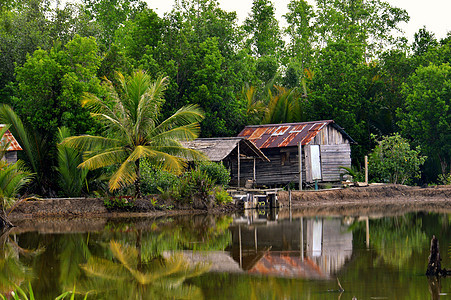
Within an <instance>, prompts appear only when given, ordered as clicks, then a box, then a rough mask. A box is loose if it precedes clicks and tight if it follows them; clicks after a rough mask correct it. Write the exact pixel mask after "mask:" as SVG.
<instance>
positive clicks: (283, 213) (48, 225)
mask: <svg viewBox="0 0 451 300" xmlns="http://www.w3.org/2000/svg"><path fill="white" fill-rule="evenodd" d="M291 196H292V201H291V210H290V209H289V193H288V191H280V192H279V193H278V198H279V203H280V204H281V205H282V208H281V209H280V210H279V218H288V217H300V216H320V215H321V216H372V217H378V216H387V215H402V214H405V213H407V212H419V211H425V212H426V211H427V212H436V213H451V186H437V187H428V188H420V187H408V186H401V185H381V186H369V187H354V188H346V189H335V190H323V191H302V192H299V191H292V193H291ZM237 212H239V209H238V208H236V207H234V206H233V205H229V206H227V207H217V208H215V209H212V210H210V211H206V210H193V209H177V210H155V209H154V208H153V206H152V205H151V204H150V200H137V202H136V208H135V210H134V211H129V212H127V211H108V210H107V209H106V208H105V206H104V205H103V200H101V199H89V198H73V199H45V200H39V201H27V202H23V203H20V204H19V205H18V206H17V207H15V208H14V210H13V211H12V212H11V213H10V215H9V218H10V220H11V221H12V222H13V224H15V225H16V226H17V227H16V229H15V231H21V230H25V231H28V230H31V229H32V228H34V229H35V230H37V231H41V230H43V231H46V232H52V231H54V232H63V231H66V230H74V229H75V230H76V231H97V230H101V229H102V228H103V227H104V226H105V224H106V223H107V222H108V221H111V220H115V219H118V220H119V219H122V218H133V219H143V220H147V222H148V221H149V220H152V219H154V220H156V219H158V218H167V217H174V216H194V215H205V214H213V215H227V214H233V213H237Z"/></svg>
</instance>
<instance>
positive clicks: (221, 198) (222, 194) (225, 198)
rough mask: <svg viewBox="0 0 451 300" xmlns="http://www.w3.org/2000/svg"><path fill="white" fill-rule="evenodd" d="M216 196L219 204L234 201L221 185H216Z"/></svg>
mask: <svg viewBox="0 0 451 300" xmlns="http://www.w3.org/2000/svg"><path fill="white" fill-rule="evenodd" d="M215 198H216V203H217V204H227V203H231V202H232V201H233V198H232V197H231V196H230V195H229V193H227V191H226V190H224V188H223V187H221V186H218V187H216V189H215Z"/></svg>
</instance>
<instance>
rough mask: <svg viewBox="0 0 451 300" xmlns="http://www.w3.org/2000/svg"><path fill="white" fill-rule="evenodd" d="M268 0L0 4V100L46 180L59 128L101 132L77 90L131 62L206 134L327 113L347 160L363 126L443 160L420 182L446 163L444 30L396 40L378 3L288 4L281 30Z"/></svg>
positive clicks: (357, 159)
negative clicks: (341, 132)
mask: <svg viewBox="0 0 451 300" xmlns="http://www.w3.org/2000/svg"><path fill="white" fill-rule="evenodd" d="M275 4H276V2H275V1H271V0H254V1H253V4H252V8H251V10H250V11H249V12H248V16H247V18H246V19H245V20H244V22H243V23H240V22H239V21H238V19H237V14H236V12H233V11H232V12H229V11H225V10H223V9H222V8H221V7H220V6H219V3H218V1H217V0H196V1H194V0H184V1H177V3H176V4H175V6H174V7H173V9H172V11H171V12H169V13H167V14H165V15H164V16H163V15H157V13H156V12H154V11H153V10H151V9H149V8H148V7H147V4H146V2H145V1H142V0H114V1H105V0H83V1H79V2H73V3H72V2H70V1H68V2H66V3H65V4H64V5H61V4H60V3H59V2H58V1H56V0H45V1H40V0H9V1H2V3H1V4H0V98H1V102H2V103H5V104H9V105H11V107H12V108H13V109H14V111H15V112H16V113H17V114H18V115H19V117H20V118H21V119H22V120H23V122H24V125H25V126H26V127H32V128H33V131H32V130H30V132H39V137H40V140H41V141H46V142H45V143H44V142H43V144H46V145H47V148H48V150H49V151H48V152H47V153H49V155H48V158H47V160H48V163H46V165H48V166H49V168H48V170H47V171H45V172H44V173H42V174H44V175H43V176H44V177H45V176H47V177H49V178H56V177H57V176H55V175H48V174H47V172H50V173H52V172H54V171H53V170H56V169H55V168H54V167H55V166H57V164H58V157H57V155H58V154H57V153H58V151H57V147H56V142H57V141H58V132H59V130H58V128H59V127H62V126H64V127H68V128H69V129H70V131H71V132H72V133H73V134H98V133H99V132H101V126H100V124H99V123H98V122H96V121H94V120H93V119H92V118H91V116H90V114H89V112H88V111H87V110H86V109H85V108H83V107H82V106H81V105H80V99H82V97H83V95H84V93H86V92H89V93H90V94H92V95H95V96H96V97H98V98H99V99H106V98H105V97H106V95H107V93H106V91H105V88H104V87H102V86H101V84H100V83H101V81H102V79H103V78H104V77H105V76H106V77H107V78H110V79H112V82H111V84H112V85H113V86H117V85H118V84H119V82H118V81H117V80H115V79H113V78H115V75H114V74H116V72H118V71H119V72H122V73H124V74H132V73H133V71H135V70H138V69H143V70H145V71H146V74H148V75H149V76H150V77H151V78H153V79H156V78H158V77H161V76H163V77H167V78H168V83H167V89H166V92H165V95H164V98H165V106H164V108H162V110H161V115H162V116H163V117H166V118H167V117H169V116H171V115H172V114H173V113H175V112H176V111H177V110H178V109H179V108H180V107H182V106H185V105H198V106H200V107H201V108H202V110H203V111H204V112H205V119H204V120H203V121H202V122H201V124H200V126H201V136H204V137H213V136H235V135H236V134H237V133H238V132H239V131H240V130H241V129H242V128H243V126H244V125H247V124H248V123H253V124H258V123H264V122H276V123H278V122H288V121H290V122H297V121H312V120H318V119H334V120H335V121H336V122H337V123H338V124H339V125H341V126H343V127H344V128H345V130H346V131H347V132H348V133H349V134H350V135H351V136H352V137H353V138H354V139H355V140H356V141H357V142H358V145H357V146H354V147H355V148H354V149H353V150H354V151H353V159H354V164H355V165H357V166H358V165H359V164H361V162H362V161H363V155H366V154H368V153H369V152H370V150H371V149H372V148H373V147H374V146H375V143H374V140H372V139H371V134H375V135H378V136H379V137H382V136H387V135H391V134H393V133H395V132H398V131H399V132H400V133H401V134H402V136H403V137H404V138H407V139H409V142H410V144H412V145H415V146H416V145H421V149H422V151H424V152H425V153H424V154H425V155H427V156H428V161H429V160H436V161H439V162H440V163H441V164H438V165H439V167H438V168H436V169H435V170H434V171H433V172H432V174H435V175H433V176H429V177H428V178H429V179H430V180H435V178H436V175H437V174H438V173H449V172H450V169H449V165H450V158H449V153H450V152H451V150H450V144H449V140H450V139H449V132H450V130H449V124H450V122H451V121H450V120H449V117H448V115H449V105H450V104H449V101H450V100H449V99H450V97H451V94H450V93H449V91H448V90H447V87H448V83H449V82H448V81H449V78H448V77H449V76H448V73H449V70H448V69H449V65H448V64H449V63H450V62H451V38H450V37H447V38H445V39H443V40H437V39H436V38H435V36H434V33H433V32H429V31H428V30H427V29H426V28H419V31H418V33H417V34H416V35H415V37H413V38H414V42H413V43H412V44H408V43H407V38H408V37H406V36H403V35H402V33H401V32H400V30H399V27H400V26H399V25H401V24H402V23H403V22H407V21H408V20H409V16H408V14H407V12H406V11H405V10H404V9H402V8H398V7H394V6H392V5H390V4H389V3H388V2H386V1H383V0H352V1H351V0H349V1H348V0H346V1H341V0H340V1H339V0H315V2H314V3H313V2H311V1H306V0H291V1H290V3H289V4H288V12H287V13H286V14H285V15H284V18H285V20H286V21H287V27H286V28H281V27H280V26H279V22H278V20H277V19H276V17H275V15H276V14H275V12H276V9H278V7H277V6H276V5H275ZM35 136H38V135H35ZM26 163H28V162H26ZM426 165H428V162H426ZM40 174H41V173H40ZM46 174H47V175H46ZM39 178H41V177H39ZM44 181H45V180H43V182H44ZM47 191H48V190H47Z"/></svg>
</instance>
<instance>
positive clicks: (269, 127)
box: [238, 120, 355, 149]
mask: <svg viewBox="0 0 451 300" xmlns="http://www.w3.org/2000/svg"><path fill="white" fill-rule="evenodd" d="M327 125H332V126H334V127H335V128H336V129H337V130H338V131H340V132H341V133H342V134H343V135H344V136H345V138H347V139H349V141H350V142H351V143H355V141H354V140H353V139H352V138H351V137H350V136H349V135H348V134H347V133H346V132H345V131H344V130H343V128H341V127H340V126H338V125H337V124H335V122H334V121H333V120H323V121H313V122H303V123H285V124H265V125H252V126H246V127H245V128H244V129H243V130H242V131H241V132H240V134H238V136H239V137H244V138H246V139H248V140H250V141H252V142H253V143H254V144H255V145H257V147H258V148H260V149H261V148H279V147H292V146H297V145H299V143H301V145H303V146H304V145H307V144H308V143H310V142H311V141H312V140H313V139H314V138H315V136H316V135H317V134H318V133H319V132H320V131H321V130H322V129H323V128H324V127H325V126H327Z"/></svg>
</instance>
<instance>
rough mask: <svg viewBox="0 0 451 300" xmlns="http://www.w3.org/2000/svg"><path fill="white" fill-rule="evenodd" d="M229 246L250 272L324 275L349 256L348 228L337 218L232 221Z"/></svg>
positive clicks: (314, 277) (333, 272)
mask: <svg viewBox="0 0 451 300" xmlns="http://www.w3.org/2000/svg"><path fill="white" fill-rule="evenodd" d="M230 230H231V232H232V241H233V242H232V246H231V249H229V250H230V251H231V253H232V257H233V259H234V260H235V261H237V262H238V264H239V266H240V267H241V268H242V269H243V270H244V271H246V272H248V273H251V274H261V275H271V276H280V277H300V278H309V279H328V278H330V277H331V276H333V275H334V274H336V273H337V272H338V271H339V270H340V269H341V268H342V267H343V266H344V265H345V263H346V261H347V260H348V259H349V258H350V257H351V254H352V232H351V231H349V230H348V226H347V225H344V224H342V222H341V219H319V218H310V219H305V218H304V219H302V218H301V219H298V220H293V221H291V222H290V221H289V220H283V221H279V222H272V223H268V224H265V225H264V226H262V225H257V224H251V225H248V224H234V225H233V226H231V227H230Z"/></svg>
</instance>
